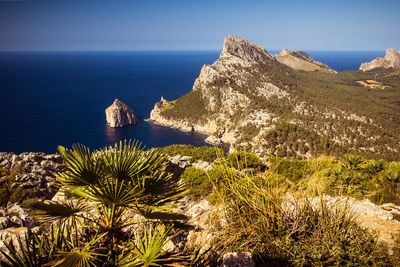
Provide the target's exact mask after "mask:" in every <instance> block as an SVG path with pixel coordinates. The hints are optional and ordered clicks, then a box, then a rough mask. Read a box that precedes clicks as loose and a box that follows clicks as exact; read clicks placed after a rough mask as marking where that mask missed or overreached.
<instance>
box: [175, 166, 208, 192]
mask: <svg viewBox="0 0 400 267" xmlns="http://www.w3.org/2000/svg"><path fill="white" fill-rule="evenodd" d="M181 178H182V179H183V180H184V181H185V183H186V185H187V186H188V189H189V194H190V195H193V196H195V197H203V196H206V195H208V194H209V193H210V191H211V183H210V181H209V179H208V176H207V173H206V172H205V171H203V170H201V169H198V168H195V167H189V168H187V169H186V170H185V171H184V172H183V173H182V175H181Z"/></svg>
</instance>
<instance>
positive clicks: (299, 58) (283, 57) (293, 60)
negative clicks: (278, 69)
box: [274, 49, 337, 73]
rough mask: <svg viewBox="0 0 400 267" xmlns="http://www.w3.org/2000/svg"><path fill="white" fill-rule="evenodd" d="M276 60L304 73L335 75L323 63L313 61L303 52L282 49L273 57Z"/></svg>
mask: <svg viewBox="0 0 400 267" xmlns="http://www.w3.org/2000/svg"><path fill="white" fill-rule="evenodd" d="M274 57H275V58H276V60H278V61H279V62H280V63H282V64H285V65H286V66H288V67H291V68H292V69H296V70H304V71H322V72H327V73H337V71H335V70H333V69H331V68H330V67H329V66H327V65H326V64H324V63H321V62H319V61H316V60H314V59H313V58H312V57H310V55H308V54H307V53H305V52H303V51H290V50H287V49H283V50H282V52H280V53H279V54H276V55H274Z"/></svg>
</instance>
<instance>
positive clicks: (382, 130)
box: [150, 36, 400, 157]
mask: <svg viewBox="0 0 400 267" xmlns="http://www.w3.org/2000/svg"><path fill="white" fill-rule="evenodd" d="M288 53H289V52H288ZM296 53H299V52H296ZM301 56H302V57H303V58H305V59H306V60H303V59H302V60H303V61H307V62H309V63H310V62H313V60H312V59H310V58H309V56H306V55H304V54H301ZM321 64H322V63H321ZM321 68H322V67H321ZM324 70H325V71H326V72H324V71H317V72H315V71H312V72H307V71H299V70H296V69H294V68H291V67H288V66H287V65H285V64H282V63H280V62H279V61H278V60H277V59H276V57H274V56H273V55H271V54H270V53H268V52H267V51H266V50H265V49H264V48H263V47H261V46H260V45H258V44H252V43H249V42H248V41H247V40H246V39H243V38H239V37H236V36H229V37H227V38H225V41H224V44H223V48H222V52H221V54H220V57H219V59H218V60H217V61H215V62H214V63H213V64H212V65H204V66H203V68H202V70H201V72H200V75H199V77H198V78H197V79H196V80H195V82H194V85H193V89H192V91H191V92H189V93H188V94H186V95H184V96H182V97H180V98H178V99H176V100H173V101H167V100H165V99H163V98H162V99H161V101H160V102H158V103H157V104H156V105H155V107H154V109H153V111H152V112H151V115H150V120H152V121H153V122H155V123H158V124H162V125H165V126H170V127H175V128H179V129H182V130H186V131H197V132H203V133H206V134H208V135H210V136H211V137H209V138H208V141H212V142H215V143H218V142H225V143H230V144H231V151H234V150H243V149H246V150H250V151H253V152H255V153H256V154H258V155H260V156H267V155H278V156H292V157H310V156H311V155H314V154H318V153H328V154H331V153H344V152H346V151H351V150H353V149H354V150H357V151H360V152H365V153H378V154H385V155H386V156H388V157H394V156H397V155H398V153H399V151H400V144H399V143H398V141H397V140H398V137H399V130H400V119H399V116H398V115H400V107H399V105H397V104H396V102H397V101H399V102H397V103H400V94H399V90H395V88H400V83H399V81H398V79H397V78H396V77H398V76H396V77H394V76H390V75H389V74H388V73H377V74H371V73H363V72H354V71H353V72H343V73H337V74H336V73H333V71H328V69H326V68H324ZM372 76H374V77H373V78H374V79H376V80H378V81H379V82H382V84H385V85H387V86H389V87H390V88H391V89H390V90H387V89H386V90H384V91H382V90H381V91H377V90H374V91H368V90H367V89H366V88H365V87H363V86H362V85H360V84H359V83H357V81H359V80H367V79H371V77H372ZM385 99H390V101H387V100H385ZM371 105H373V106H374V109H371V108H370V107H371Z"/></svg>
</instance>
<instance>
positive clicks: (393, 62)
mask: <svg viewBox="0 0 400 267" xmlns="http://www.w3.org/2000/svg"><path fill="white" fill-rule="evenodd" d="M376 68H385V69H387V68H397V69H398V68H400V51H398V50H395V49H393V48H389V49H387V50H386V55H385V57H377V58H375V59H374V60H372V61H371V62H364V63H362V64H361V66H360V70H362V71H367V70H372V69H376Z"/></svg>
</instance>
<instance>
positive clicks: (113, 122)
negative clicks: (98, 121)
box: [106, 99, 138, 127]
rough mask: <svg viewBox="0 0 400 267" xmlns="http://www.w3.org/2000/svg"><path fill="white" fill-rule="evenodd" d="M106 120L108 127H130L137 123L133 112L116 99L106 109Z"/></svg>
mask: <svg viewBox="0 0 400 267" xmlns="http://www.w3.org/2000/svg"><path fill="white" fill-rule="evenodd" d="M106 120H107V123H108V125H109V126H110V127H122V126H126V125H132V124H136V123H137V121H138V119H137V118H136V115H135V113H134V112H133V110H132V109H131V108H130V107H128V105H127V104H125V103H124V102H122V101H120V100H118V99H115V100H114V103H113V104H112V105H111V106H109V107H108V108H107V109H106Z"/></svg>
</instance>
